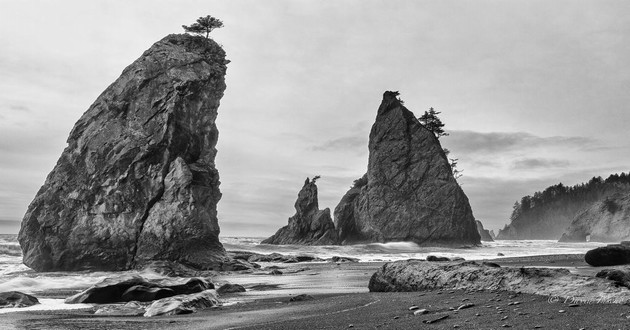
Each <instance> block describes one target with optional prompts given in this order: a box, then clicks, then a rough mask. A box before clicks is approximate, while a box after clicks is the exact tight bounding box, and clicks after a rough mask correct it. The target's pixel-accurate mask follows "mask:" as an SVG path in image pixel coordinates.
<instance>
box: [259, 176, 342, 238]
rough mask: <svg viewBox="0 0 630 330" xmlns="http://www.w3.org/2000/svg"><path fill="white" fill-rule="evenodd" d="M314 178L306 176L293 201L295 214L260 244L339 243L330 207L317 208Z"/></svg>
mask: <svg viewBox="0 0 630 330" xmlns="http://www.w3.org/2000/svg"><path fill="white" fill-rule="evenodd" d="M315 181H316V179H315V178H314V179H313V180H310V179H309V178H306V181H305V182H304V186H302V189H301V190H300V192H299V193H298V197H297V200H296V201H295V205H294V206H295V215H293V216H292V217H290V218H289V224H288V225H286V226H284V227H282V228H280V229H279V230H278V231H277V232H276V233H275V234H274V235H273V236H271V237H269V238H267V239H265V240H263V241H262V242H261V244H300V245H336V244H339V239H338V237H337V231H336V230H335V224H334V223H333V220H332V218H331V216H330V209H329V208H326V209H324V210H320V209H319V203H318V199H317V185H316V184H315Z"/></svg>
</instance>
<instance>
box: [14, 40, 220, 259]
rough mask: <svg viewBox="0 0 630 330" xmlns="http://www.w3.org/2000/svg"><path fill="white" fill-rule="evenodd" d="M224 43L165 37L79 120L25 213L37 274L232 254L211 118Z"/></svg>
mask: <svg viewBox="0 0 630 330" xmlns="http://www.w3.org/2000/svg"><path fill="white" fill-rule="evenodd" d="M228 62H229V61H227V60H226V59H225V52H224V51H223V49H222V48H221V47H220V46H219V45H218V44H217V43H216V42H214V41H213V40H210V39H206V38H203V37H195V36H189V35H169V36H167V37H165V38H164V39H162V40H160V41H158V42H157V43H155V44H154V45H153V46H151V48H149V49H148V50H147V51H145V52H144V54H142V56H141V57H140V58H139V59H137V60H136V61H135V62H133V63H132V64H131V65H129V66H128V67H127V68H126V69H125V70H124V71H123V73H122V75H121V76H120V77H119V78H118V79H117V80H116V81H115V82H114V83H113V84H111V85H110V86H109V87H108V88H107V89H106V90H105V91H104V92H103V93H102V94H101V95H100V96H99V97H98V98H97V99H96V101H95V102H94V104H93V105H92V106H91V107H90V108H89V109H88V110H87V111H86V112H85V113H84V114H83V116H82V117H81V119H79V121H78V122H77V123H76V124H75V125H74V128H73V129H72V131H71V132H70V136H69V138H68V141H67V143H68V146H67V147H66V149H65V150H64V151H63V153H62V154H61V157H60V158H59V161H58V162H57V165H56V166H55V168H54V169H53V170H52V172H51V173H50V174H49V175H48V177H47V178H46V182H45V183H44V185H43V186H42V187H41V189H40V190H39V192H38V193H37V195H36V196H35V199H34V200H33V201H32V202H31V204H30V206H29V208H28V210H27V212H26V215H25V216H24V219H23V221H22V228H21V230H20V233H19V241H20V245H21V247H22V251H23V255H24V264H26V265H27V266H29V267H31V268H33V269H35V270H37V271H60V270H82V269H91V270H124V269H130V268H133V267H135V266H138V265H141V264H143V263H145V262H147V261H150V260H172V261H177V262H180V263H183V264H186V265H189V266H194V267H198V268H204V269H211V268H214V267H217V266H219V265H220V264H221V263H222V262H224V261H226V254H225V250H224V249H223V246H222V245H221V243H220V242H219V239H218V235H219V225H218V223H217V211H216V205H217V202H218V201H219V199H220V198H221V193H220V191H219V174H218V172H217V170H216V168H215V162H214V159H215V155H216V153H217V151H216V149H215V145H216V143H217V138H218V132H217V128H216V125H215V120H216V117H217V109H218V107H219V101H220V99H221V97H222V96H223V91H224V90H225V80H224V77H225V72H226V64H227V63H228Z"/></svg>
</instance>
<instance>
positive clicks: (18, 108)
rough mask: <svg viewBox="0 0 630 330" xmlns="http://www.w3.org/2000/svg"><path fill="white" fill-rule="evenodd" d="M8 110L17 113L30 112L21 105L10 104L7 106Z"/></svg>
mask: <svg viewBox="0 0 630 330" xmlns="http://www.w3.org/2000/svg"><path fill="white" fill-rule="evenodd" d="M9 110H13V111H17V112H27V113H30V112H32V111H31V109H30V108H29V107H27V106H25V105H21V104H12V105H10V106H9Z"/></svg>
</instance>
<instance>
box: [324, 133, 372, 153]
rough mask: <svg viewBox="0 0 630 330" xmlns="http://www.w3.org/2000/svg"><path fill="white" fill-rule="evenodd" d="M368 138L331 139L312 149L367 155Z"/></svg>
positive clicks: (346, 137) (357, 136) (362, 136)
mask: <svg viewBox="0 0 630 330" xmlns="http://www.w3.org/2000/svg"><path fill="white" fill-rule="evenodd" d="M367 145H368V138H367V136H364V135H361V136H359V135H356V136H345V137H341V138H336V139H331V140H328V141H325V142H324V143H322V144H319V145H316V146H313V147H312V150H313V151H327V150H346V151H349V152H357V153H361V154H363V153H367Z"/></svg>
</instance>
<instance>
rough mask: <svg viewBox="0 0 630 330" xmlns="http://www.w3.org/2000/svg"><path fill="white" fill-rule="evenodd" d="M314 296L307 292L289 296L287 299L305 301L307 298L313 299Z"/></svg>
mask: <svg viewBox="0 0 630 330" xmlns="http://www.w3.org/2000/svg"><path fill="white" fill-rule="evenodd" d="M314 299H315V297H313V296H311V295H309V294H300V295H297V296H295V297H291V298H290V299H289V302H296V301H307V300H314Z"/></svg>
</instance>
